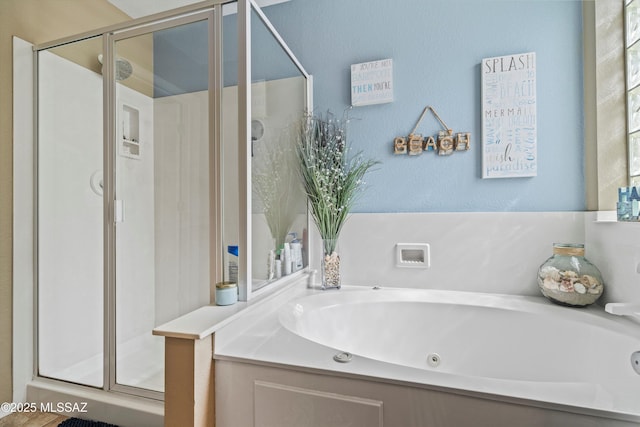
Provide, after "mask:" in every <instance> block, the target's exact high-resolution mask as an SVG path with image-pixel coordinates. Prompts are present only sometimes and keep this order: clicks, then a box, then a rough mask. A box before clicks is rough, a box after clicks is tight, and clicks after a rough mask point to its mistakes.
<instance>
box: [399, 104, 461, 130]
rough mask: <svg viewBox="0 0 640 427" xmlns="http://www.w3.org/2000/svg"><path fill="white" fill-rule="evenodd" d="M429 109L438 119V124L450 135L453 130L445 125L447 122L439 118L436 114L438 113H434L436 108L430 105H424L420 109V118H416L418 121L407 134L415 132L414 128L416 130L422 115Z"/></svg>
mask: <svg viewBox="0 0 640 427" xmlns="http://www.w3.org/2000/svg"><path fill="white" fill-rule="evenodd" d="M428 110H431V112H432V113H433V115H434V116H435V117H436V119H438V121H439V122H440V124H441V125H442V127H443V128H444V129H445V130H446V131H447V132H448V133H449V135H451V134H452V133H453V131H452V130H451V129H450V128H449V126H447V124H446V123H445V122H444V121H443V120H442V119H441V118H440V116H439V115H438V113H436V109H435V108H433V107H432V106H431V105H427V106H426V107H424V110H422V114H421V115H420V118H419V119H418V121H417V122H416V125H415V127H414V128H413V130H412V131H411V133H410V134H409V135H413V134H415V133H416V130H418V126H420V122H421V121H422V119H424V115H425V114H427V111H428Z"/></svg>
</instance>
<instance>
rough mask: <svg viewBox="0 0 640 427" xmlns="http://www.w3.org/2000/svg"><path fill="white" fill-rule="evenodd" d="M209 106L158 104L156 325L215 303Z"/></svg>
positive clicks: (186, 99)
mask: <svg viewBox="0 0 640 427" xmlns="http://www.w3.org/2000/svg"><path fill="white" fill-rule="evenodd" d="M208 102H209V101H208V92H207V91H204V92H193V93H185V94H181V95H173V96H166V97H163V98H156V99H155V100H154V121H153V122H154V135H155V170H156V173H155V202H154V205H155V235H156V240H155V276H156V292H155V324H156V325H160V324H162V323H165V322H168V321H170V320H173V319H175V318H177V317H179V316H181V315H183V314H185V313H187V312H189V311H192V310H195V309H197V308H199V307H202V306H203V305H206V304H208V303H209V221H210V218H209V199H210V195H209V127H208V126H209V118H208V111H209V109H208Z"/></svg>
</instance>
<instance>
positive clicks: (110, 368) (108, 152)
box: [103, 7, 222, 399]
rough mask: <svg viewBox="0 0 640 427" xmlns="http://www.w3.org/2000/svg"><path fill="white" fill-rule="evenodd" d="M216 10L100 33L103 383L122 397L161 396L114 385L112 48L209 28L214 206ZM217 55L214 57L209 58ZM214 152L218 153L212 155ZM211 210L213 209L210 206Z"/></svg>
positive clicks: (213, 217)
mask: <svg viewBox="0 0 640 427" xmlns="http://www.w3.org/2000/svg"><path fill="white" fill-rule="evenodd" d="M220 9H221V7H216V8H211V9H208V10H204V11H200V12H195V13H192V14H187V15H183V16H178V17H170V18H168V19H165V20H160V21H156V22H152V23H149V24H145V25H140V26H136V27H133V28H126V29H123V30H121V31H114V32H110V33H107V34H105V35H104V36H103V37H104V38H103V58H104V60H105V64H111V66H109V67H105V69H106V68H108V73H103V77H104V79H103V89H104V103H105V106H106V107H107V108H106V109H105V111H106V114H105V121H104V136H105V140H104V161H105V166H104V171H105V172H104V180H105V183H108V185H105V187H104V194H105V204H104V217H105V221H104V227H105V229H104V233H105V234H104V236H105V269H104V273H105V277H104V281H105V284H106V286H105V313H106V316H105V324H106V332H105V336H104V338H105V349H107V351H108V355H107V354H105V356H108V357H105V359H104V368H105V369H104V383H105V384H108V385H109V389H110V390H114V391H118V392H122V393H130V394H135V395H138V396H143V397H148V398H152V399H162V398H163V396H164V393H162V392H158V391H152V390H148V389H143V388H139V387H134V386H129V385H123V384H119V383H117V382H116V369H117V366H116V345H117V337H116V309H117V307H116V280H117V278H116V274H115V273H116V249H115V242H116V222H115V218H114V214H115V212H114V211H115V206H114V204H115V200H116V199H117V197H118V196H117V194H116V188H115V182H116V166H115V160H116V148H117V147H116V115H117V114H116V104H117V102H116V101H117V100H116V80H115V76H114V75H113V74H114V68H115V67H114V66H113V64H115V44H116V42H118V41H120V40H125V39H129V38H133V37H137V36H141V35H145V34H152V33H154V32H156V31H161V30H166V29H169V28H175V27H178V26H181V25H186V24H192V23H195V22H202V21H207V27H208V31H207V34H208V37H209V42H208V46H209V48H208V51H209V60H208V65H209V72H208V75H209V77H208V83H209V84H208V86H209V94H208V98H209V111H210V112H211V113H210V114H209V123H210V124H209V148H210V158H209V171H210V172H209V173H210V180H209V185H210V188H211V189H212V190H211V191H210V194H209V200H210V201H211V203H215V200H217V198H218V197H217V196H218V195H219V194H220V193H216V189H217V187H216V185H219V181H220V179H218V178H217V177H216V176H215V174H216V173H217V171H218V170H220V168H219V167H217V166H216V162H219V159H220V156H219V152H220V140H221V137H220V130H219V126H214V125H213V123H212V122H213V121H214V120H213V118H214V117H218V116H219V113H220V110H219V108H217V107H216V105H215V103H214V99H218V98H219V96H218V90H219V89H217V88H219V87H220V86H221V85H216V84H215V82H216V81H217V80H216V79H217V78H218V76H220V74H221V73H220V70H221V68H220V69H217V68H216V66H220V67H221V64H222V61H221V53H218V52H217V51H219V49H217V50H216V51H214V48H213V46H215V45H216V40H217V37H220V36H221V33H217V32H218V31H220V32H221V29H220V28H219V27H220V26H219V25H215V24H214V22H215V21H216V18H215V16H214V15H215V14H219V15H221V13H219V11H220ZM216 55H218V56H219V57H217V58H214V57H215V56H216ZM216 150H217V152H216ZM214 209H217V207H216V208H214ZM216 212H217V210H213V211H212V212H211V215H210V218H211V221H213V222H219V221H220V215H217V214H216ZM210 228H211V229H213V230H217V228H218V227H216V226H215V225H214V224H210ZM216 241H218V238H217V236H216V235H215V231H214V232H212V233H211V235H210V242H216ZM217 246H218V245H214V244H212V243H210V250H214V251H215V250H217ZM217 258H218V256H217V254H216V253H215V252H213V253H211V254H210V262H211V264H215V261H214V260H216V259H217ZM214 274H215V266H213V268H211V271H210V277H216V276H215V275H214Z"/></svg>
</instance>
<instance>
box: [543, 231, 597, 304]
mask: <svg viewBox="0 0 640 427" xmlns="http://www.w3.org/2000/svg"><path fill="white" fill-rule="evenodd" d="M538 286H539V287H540V291H541V292H542V295H544V296H545V297H547V298H548V299H550V300H551V301H553V302H555V303H557V304H560V305H567V306H571V307H584V306H587V305H589V304H593V303H594V302H596V300H597V299H598V298H600V296H601V295H602V292H603V290H604V283H603V281H602V275H601V274H600V270H598V268H597V267H596V266H595V265H593V264H591V263H590V262H589V261H588V260H587V259H586V258H585V257H584V245H583V244H574V243H554V244H553V256H552V257H551V258H549V259H548V260H546V261H545V262H544V264H542V265H541V266H540V268H539V269H538Z"/></svg>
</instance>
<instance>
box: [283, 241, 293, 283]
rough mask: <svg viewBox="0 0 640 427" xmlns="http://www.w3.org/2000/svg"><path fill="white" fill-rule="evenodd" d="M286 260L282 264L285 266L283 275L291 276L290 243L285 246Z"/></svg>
mask: <svg viewBox="0 0 640 427" xmlns="http://www.w3.org/2000/svg"><path fill="white" fill-rule="evenodd" d="M283 254H284V259H283V260H282V264H283V265H284V271H283V274H284V275H285V276H286V275H287V274H291V246H290V245H289V243H285V244H284V251H283Z"/></svg>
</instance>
